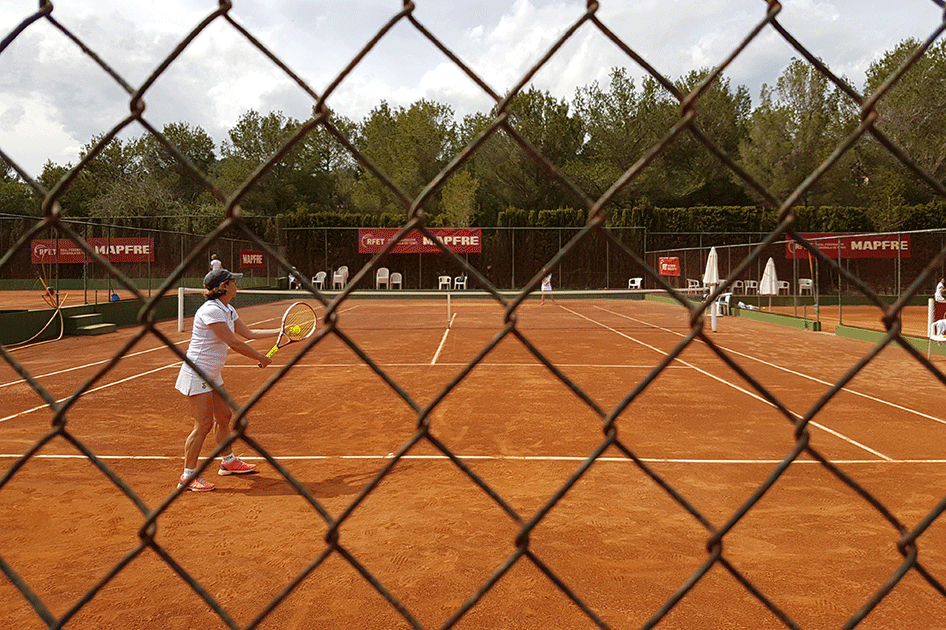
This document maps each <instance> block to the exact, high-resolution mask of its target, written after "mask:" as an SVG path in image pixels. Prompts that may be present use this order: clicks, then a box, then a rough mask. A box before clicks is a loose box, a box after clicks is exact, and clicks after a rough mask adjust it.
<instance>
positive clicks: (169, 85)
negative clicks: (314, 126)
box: [0, 0, 941, 173]
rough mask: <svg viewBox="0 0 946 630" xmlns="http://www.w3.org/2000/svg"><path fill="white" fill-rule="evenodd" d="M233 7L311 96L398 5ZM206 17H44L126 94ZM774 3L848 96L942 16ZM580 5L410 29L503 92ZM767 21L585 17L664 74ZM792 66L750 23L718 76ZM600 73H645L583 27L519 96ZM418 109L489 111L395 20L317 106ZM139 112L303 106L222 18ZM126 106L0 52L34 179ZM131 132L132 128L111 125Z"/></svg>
mask: <svg viewBox="0 0 946 630" xmlns="http://www.w3.org/2000/svg"><path fill="white" fill-rule="evenodd" d="M233 4H234V6H233V8H232V10H231V11H230V14H231V17H232V18H233V20H234V21H236V22H237V23H238V24H240V25H242V26H244V27H245V28H246V29H247V30H248V31H249V32H251V33H252V34H253V35H254V36H255V37H257V38H258V39H259V40H260V41H261V42H262V43H263V44H264V45H265V46H267V47H268V48H269V49H270V50H271V51H272V52H273V53H274V54H275V55H276V56H277V57H278V58H280V59H281V60H282V61H284V62H285V63H286V64H287V65H288V66H289V67H290V68H291V69H292V70H293V71H294V72H296V73H297V74H298V75H299V76H300V77H301V78H302V79H303V80H304V81H305V82H306V83H307V84H308V85H309V86H310V88H311V89H312V90H314V91H316V92H317V93H322V91H324V90H325V89H326V88H327V86H328V85H329V83H330V82H332V81H333V80H334V79H335V77H337V76H338V75H339V73H340V72H342V70H343V69H344V68H345V67H346V66H347V65H348V64H349V63H350V62H351V60H352V59H353V58H354V57H355V55H357V54H358V53H359V52H360V51H361V50H362V47H363V46H365V44H366V43H367V42H368V41H369V40H370V39H371V38H372V37H374V35H375V34H376V33H377V32H378V30H379V29H381V28H382V27H383V26H384V25H385V24H387V23H388V21H389V20H391V19H392V18H393V17H394V16H395V15H396V14H397V13H398V12H399V11H400V10H401V8H402V4H401V2H399V1H397V0H351V1H350V2H346V3H344V4H343V3H338V2H337V1H334V0H267V1H266V2H261V1H259V0H234V3H233ZM36 6H37V3H36V1H35V0H3V1H2V2H0V33H2V34H3V35H6V34H7V33H9V32H10V31H11V30H12V29H13V28H14V27H15V26H16V25H17V24H19V23H20V22H21V21H22V20H23V19H24V18H26V17H27V16H29V15H31V14H32V13H34V12H35V11H36ZM218 6H219V4H218V2H217V0H124V1H123V2H119V1H118V0H57V2H56V4H55V10H54V16H55V17H56V19H57V20H58V21H60V22H61V23H63V24H64V25H65V26H66V27H67V28H69V29H70V30H72V31H74V32H75V33H76V35H77V36H78V37H80V38H81V39H82V41H84V42H85V43H86V44H87V45H88V46H89V47H90V48H91V49H92V50H93V51H95V52H96V53H97V54H98V55H100V56H101V57H102V59H104V60H105V61H106V62H107V63H108V64H109V65H111V66H112V67H113V68H114V69H115V70H116V71H117V72H118V73H119V74H120V75H121V76H122V77H123V79H124V80H125V81H127V82H129V83H130V84H131V85H132V87H133V88H137V87H138V86H140V85H141V83H142V82H143V81H144V80H145V79H146V78H147V77H148V76H149V75H150V74H151V73H152V72H153V71H154V70H155V68H157V67H158V66H159V64H160V63H161V62H162V61H163V60H164V59H165V57H166V56H167V55H169V54H170V52H171V51H172V50H173V49H174V47H175V46H176V45H177V44H178V43H179V42H180V41H181V40H182V39H183V38H184V37H185V36H186V35H187V34H188V33H189V32H190V31H191V30H192V29H193V28H194V27H196V26H197V24H199V23H200V21H201V20H203V19H204V18H206V17H207V16H209V15H210V14H211V13H212V12H214V11H215V10H217V8H218ZM782 6H783V10H782V12H781V14H780V15H779V17H778V19H779V22H780V23H781V24H783V25H784V26H785V28H786V29H788V30H789V31H790V32H791V33H792V34H793V35H794V36H795V37H797V38H798V39H799V40H800V41H801V42H802V43H803V44H804V45H805V46H807V47H809V49H810V50H811V51H812V52H813V53H814V54H816V55H818V56H819V57H821V58H823V59H824V60H825V62H826V63H827V64H828V65H829V67H830V68H832V70H833V71H834V72H836V73H837V74H839V75H845V76H847V77H849V79H850V80H851V82H852V84H853V85H854V86H855V87H856V88H860V87H862V85H863V80H864V74H865V71H866V69H867V67H868V65H869V64H870V62H871V61H873V60H876V59H878V58H879V56H880V55H881V54H882V53H883V52H884V51H885V50H889V49H891V48H892V47H893V46H895V45H896V44H897V43H898V42H900V41H901V40H903V39H905V38H907V37H914V38H917V39H925V38H926V37H927V36H928V35H929V34H930V33H932V32H933V30H934V29H935V28H936V27H937V26H938V24H939V22H940V20H941V15H940V9H938V8H937V7H936V6H935V3H933V2H929V1H928V0H909V2H889V0H783V2H782ZM585 9H586V1H585V0H514V1H512V2H499V1H497V0H424V1H423V2H418V3H417V7H416V9H415V11H414V18H415V19H417V20H418V21H419V22H420V23H421V24H422V25H423V26H424V27H425V28H427V29H428V30H429V31H430V32H431V33H432V34H433V35H434V36H435V37H437V38H438V39H439V40H440V41H442V42H443V44H444V45H445V46H447V47H448V48H449V49H450V50H452V51H453V52H454V53H455V54H456V55H457V56H458V57H459V58H460V59H461V60H462V61H463V62H464V63H465V64H467V65H468V66H469V67H470V68H471V69H472V70H473V71H474V72H476V73H477V74H478V75H479V76H480V77H481V78H482V80H483V81H485V83H486V84H487V85H489V86H490V87H491V88H492V89H493V90H494V91H495V92H496V93H497V94H498V95H499V96H502V95H504V94H505V93H506V92H507V91H508V90H509V89H510V88H511V87H512V86H514V85H515V84H517V83H518V82H519V81H520V80H521V78H522V77H523V76H524V75H525V74H526V72H528V71H529V70H530V68H532V66H533V65H534V64H535V63H536V62H537V61H538V60H539V59H540V58H541V57H542V56H543V55H544V54H545V52H546V51H547V50H548V49H549V47H550V46H551V45H552V44H553V43H554V42H555V41H556V40H557V39H558V38H559V37H560V36H561V34H562V33H563V32H564V31H565V30H566V29H567V28H569V27H570V26H571V25H572V24H574V23H575V22H576V21H577V20H578V19H580V18H581V16H582V15H583V14H584V11H585ZM765 9H766V4H765V3H764V2H761V0H751V1H750V0H703V1H702V2H698V3H694V2H691V1H690V0H643V1H635V2H633V3H630V2H619V1H614V0H608V1H606V2H601V6H600V8H599V10H598V12H597V14H596V17H597V18H598V19H599V20H601V22H602V23H603V24H605V25H606V26H607V27H608V28H609V29H610V30H611V31H613V32H614V33H615V35H617V36H618V37H619V38H621V40H622V41H624V42H625V43H626V45H627V46H629V47H631V48H632V49H633V50H634V51H636V52H637V53H638V54H640V55H641V56H642V57H643V58H644V59H645V60H646V61H647V62H649V63H650V64H652V65H653V66H654V68H655V69H656V70H657V71H659V72H661V73H663V74H664V75H665V76H666V77H667V78H668V79H670V80H676V79H677V78H679V77H680V76H683V75H685V74H687V73H688V72H689V71H691V70H696V69H699V68H703V67H711V66H715V65H716V64H719V63H720V62H722V61H723V60H724V59H725V58H726V57H727V56H728V55H729V54H730V52H731V51H732V50H733V49H734V48H735V47H736V46H737V45H738V44H739V43H740V42H741V41H742V40H743V38H745V36H746V35H747V34H748V33H749V31H750V30H751V29H752V28H753V27H754V26H755V25H756V24H758V23H759V22H760V21H761V20H762V19H763V18H764V16H765ZM792 56H799V55H798V53H797V52H796V51H793V50H792V49H791V48H790V47H789V46H788V44H786V43H785V41H784V39H783V38H782V37H781V36H780V35H778V34H777V33H775V31H774V30H773V29H771V28H766V30H765V31H764V32H763V33H762V34H761V35H760V36H759V37H758V38H757V39H756V40H755V41H753V42H752V43H751V44H750V45H749V47H748V48H747V49H746V50H745V51H744V52H743V53H742V54H741V55H739V57H737V59H736V60H735V61H734V63H733V64H732V66H731V67H730V68H728V69H727V72H726V75H727V76H728V77H729V78H730V80H731V82H732V83H733V84H734V86H738V85H745V86H747V87H748V88H749V89H750V93H751V94H752V96H753V97H754V98H755V97H757V96H758V89H759V86H760V85H761V84H762V83H763V82H767V83H770V84H774V83H775V81H776V80H777V78H778V76H779V75H780V74H781V72H782V70H783V69H784V67H785V65H786V64H787V63H788V61H789V59H790V58H791V57H792ZM614 66H622V67H627V68H628V72H629V73H630V74H631V75H632V76H638V77H639V76H641V75H642V74H643V70H641V69H640V68H639V67H638V66H637V65H636V64H635V63H634V62H633V61H632V60H631V59H630V58H629V57H628V56H627V55H626V54H625V53H624V52H623V51H621V50H620V48H619V47H617V46H616V45H615V44H614V43H612V42H610V41H609V40H608V39H607V38H606V37H605V36H604V35H603V34H602V33H600V32H598V31H597V30H596V29H595V28H594V27H593V26H592V25H590V24H588V23H586V24H585V25H583V26H582V27H581V28H580V29H579V30H578V31H577V32H576V33H575V35H574V36H573V38H572V39H571V40H570V41H569V42H567V43H566V44H565V45H564V46H563V47H562V48H561V50H560V51H558V53H557V54H556V55H555V56H553V58H552V59H551V60H550V61H549V63H548V64H547V66H546V67H543V68H542V69H541V70H539V72H538V73H536V75H535V77H534V78H533V80H532V83H531V84H532V85H534V86H535V87H537V88H538V89H540V90H548V91H549V92H551V93H552V95H553V96H555V97H557V98H564V99H570V98H571V97H572V96H573V95H574V91H575V88H576V87H579V86H583V85H588V84H590V83H593V82H595V81H598V82H599V83H602V84H606V83H607V80H608V75H609V74H610V71H611V68H612V67H614ZM420 98H427V99H431V100H435V101H438V102H441V103H444V104H447V105H449V106H450V107H451V108H452V109H453V110H454V112H455V113H457V114H458V115H460V116H462V115H466V114H469V113H472V112H476V111H487V110H488V109H489V108H490V107H491V106H492V102H491V101H490V99H489V98H488V97H487V95H486V94H485V93H484V92H483V90H482V89H481V88H480V87H479V86H477V85H476V84H475V83H473V81H472V80H471V79H470V78H469V77H467V76H466V75H465V74H464V73H463V72H461V71H460V70H459V69H458V68H456V67H455V66H454V65H453V64H452V63H451V62H450V61H449V60H448V59H447V58H445V57H444V55H443V54H442V53H441V52H440V51H439V50H437V49H436V48H435V47H434V46H433V45H432V44H431V43H430V42H427V41H426V40H425V39H424V37H423V36H422V35H421V34H419V33H418V32H417V31H416V30H415V29H413V28H412V27H411V25H410V24H408V23H406V22H403V21H402V22H401V23H399V24H397V25H396V26H395V27H394V28H392V29H391V31H390V32H388V33H387V35H386V36H385V37H384V38H383V39H382V40H381V42H379V43H378V45H377V46H376V48H375V49H374V50H372V51H371V52H370V53H369V54H368V55H367V56H366V57H365V58H364V59H363V60H362V62H361V63H359V64H358V66H357V67H356V68H354V70H353V71H352V72H351V74H350V75H349V76H348V77H347V79H346V80H345V81H344V82H343V83H342V84H341V85H339V86H338V88H337V90H336V91H335V92H334V93H333V94H332V95H331V97H330V99H329V106H330V107H331V108H332V109H333V110H334V111H335V112H336V113H338V114H340V115H344V116H347V117H349V118H351V119H353V120H356V121H357V120H360V119H362V118H363V117H364V116H366V115H367V114H368V113H369V112H370V111H371V110H372V109H373V108H374V107H376V106H377V105H378V104H379V103H380V102H381V101H382V100H386V101H387V102H388V103H389V104H391V105H392V106H394V107H407V106H409V105H410V104H411V103H413V102H414V101H416V100H418V99H420ZM145 101H146V104H147V110H146V113H145V115H146V117H147V119H148V121H149V122H151V123H152V124H154V125H155V126H157V127H158V128H160V127H161V126H163V125H164V124H166V123H170V122H179V121H184V122H188V123H190V124H192V125H195V126H200V127H203V128H204V129H205V130H207V132H208V133H210V134H211V136H212V137H214V138H215V139H216V140H217V141H218V143H219V142H220V141H222V140H223V139H224V138H225V137H226V132H227V130H228V129H229V128H230V127H231V126H232V125H233V124H234V123H235V122H236V121H237V120H238V119H239V117H240V116H241V115H242V114H243V113H244V112H245V111H246V110H247V109H249V108H255V109H258V110H260V111H263V112H268V111H272V110H279V111H281V112H283V113H284V114H285V115H287V116H290V117H293V118H296V119H304V118H305V117H307V116H308V115H309V114H310V112H311V107H312V99H311V98H310V97H309V96H308V95H307V94H306V93H305V92H304V91H303V90H302V89H301V88H299V86H297V85H296V84H295V83H294V82H293V81H291V80H290V79H289V78H288V77H286V76H285V74H284V73H282V72H281V71H280V70H278V69H277V68H275V67H274V66H273V64H272V63H271V62H270V61H269V60H268V59H267V58H266V57H265V56H263V55H262V54H261V53H260V52H259V51H258V50H256V49H255V48H254V47H253V46H252V45H251V44H250V43H248V42H247V41H246V40H245V39H244V38H243V37H242V36H241V35H240V34H239V33H237V32H236V31H235V30H234V29H233V28H232V26H231V25H230V24H227V23H226V22H225V21H223V20H217V21H216V22H214V23H213V24H211V25H210V26H209V27H208V28H207V29H206V30H205V32H203V33H201V34H200V35H199V36H198V37H197V39H196V40H195V41H194V42H193V43H192V44H191V45H190V46H189V47H188V49H187V50H186V51H185V52H184V53H183V54H182V55H181V56H180V58H179V59H177V60H176V61H175V62H174V63H173V64H172V65H171V66H170V68H168V70H167V72H166V73H165V74H164V75H163V76H161V77H160V78H159V79H158V80H157V82H156V83H155V84H154V86H152V88H151V90H149V92H148V93H147V94H146V95H145ZM128 102H129V96H128V94H127V93H125V91H124V90H123V89H122V88H121V87H120V86H119V85H118V84H116V82H115V81H114V80H113V79H112V78H111V77H109V76H108V75H107V74H105V73H104V72H103V71H102V70H101V69H100V68H98V67H97V66H96V65H95V64H94V63H93V62H92V61H91V60H90V59H89V58H88V57H87V56H86V55H84V54H82V53H81V51H79V50H78V49H77V48H76V46H75V44H74V43H72V42H71V41H69V40H68V39H66V38H65V37H63V36H62V35H61V34H60V33H58V32H57V31H56V30H55V29H54V28H53V27H52V26H51V25H50V24H48V23H47V22H45V21H44V20H40V21H39V22H37V23H35V24H32V25H31V26H30V27H28V28H27V30H26V32H24V33H23V34H22V35H21V36H20V37H18V38H17V40H16V41H14V42H13V43H12V44H11V45H10V46H9V47H8V48H7V49H5V50H4V51H3V52H2V53H0V103H2V107H3V112H0V125H2V126H3V129H2V130H0V132H2V133H0V148H2V149H3V150H4V151H5V152H7V153H9V154H11V155H12V156H13V157H14V159H17V160H19V161H22V163H23V165H24V166H25V167H26V168H27V169H28V170H30V171H31V172H33V173H38V172H39V169H40V168H41V167H42V164H43V163H44V162H45V161H46V158H48V159H51V160H53V161H54V162H57V163H63V164H64V163H66V162H73V163H74V162H75V161H76V160H77V159H78V154H77V153H78V147H81V146H83V145H85V144H87V143H88V142H89V141H90V140H91V139H92V137H93V136H94V135H96V134H101V133H104V132H106V131H108V130H109V129H111V128H112V127H113V126H114V125H116V124H117V123H118V122H119V121H121V120H122V119H123V118H125V117H127V116H128V114H129V108H128ZM17 107H20V108H22V111H23V113H22V114H17V111H18V110H17V109H16V108H17ZM24 121H29V124H27V123H26V122H24ZM141 133H142V130H141V129H140V128H137V127H136V128H134V129H129V130H128V131H127V134H130V135H140V134H141Z"/></svg>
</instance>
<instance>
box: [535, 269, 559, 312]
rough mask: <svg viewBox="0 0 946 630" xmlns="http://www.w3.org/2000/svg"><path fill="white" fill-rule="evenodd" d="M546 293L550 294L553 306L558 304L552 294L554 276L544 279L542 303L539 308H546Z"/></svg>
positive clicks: (550, 275)
mask: <svg viewBox="0 0 946 630" xmlns="http://www.w3.org/2000/svg"><path fill="white" fill-rule="evenodd" d="M546 293H548V294H549V297H550V298H552V304H557V302H556V301H555V295H554V294H553V293H552V274H549V275H547V276H545V277H544V278H542V301H541V302H540V303H539V306H545V294H546Z"/></svg>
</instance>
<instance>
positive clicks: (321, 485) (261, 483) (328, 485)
mask: <svg viewBox="0 0 946 630" xmlns="http://www.w3.org/2000/svg"><path fill="white" fill-rule="evenodd" d="M373 478H374V473H371V474H369V473H359V474H350V473H349V474H344V475H337V476H335V477H331V478H329V479H321V480H319V481H315V482H312V481H306V480H303V479H299V481H301V482H302V485H303V486H304V487H305V488H306V490H308V491H309V492H310V493H311V494H312V496H314V497H315V498H316V499H330V498H333V497H343V496H353V495H356V494H358V493H359V492H361V491H362V489H363V488H364V487H365V484H367V483H368V482H369V481H371V479H373ZM297 479H298V478H297ZM248 480H249V481H252V483H251V484H249V487H247V488H227V490H229V491H231V492H242V493H244V494H247V495H250V496H291V495H293V494H299V492H298V491H297V490H296V488H295V486H293V485H292V484H291V483H289V482H288V481H287V480H286V479H284V478H283V477H281V476H280V475H279V473H277V472H276V471H271V472H269V473H267V474H266V475H265V476H261V475H254V476H253V477H252V478H248ZM217 489H218V490H222V489H223V488H221V487H220V486H217Z"/></svg>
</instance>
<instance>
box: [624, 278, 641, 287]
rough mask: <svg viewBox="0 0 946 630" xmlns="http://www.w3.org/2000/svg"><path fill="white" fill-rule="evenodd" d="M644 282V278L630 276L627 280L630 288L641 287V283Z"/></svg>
mask: <svg viewBox="0 0 946 630" xmlns="http://www.w3.org/2000/svg"><path fill="white" fill-rule="evenodd" d="M643 282H644V279H643V278H629V279H628V281H627V288H628V289H640V288H641V283H643Z"/></svg>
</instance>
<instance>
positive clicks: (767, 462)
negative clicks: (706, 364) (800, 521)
mask: <svg viewBox="0 0 946 630" xmlns="http://www.w3.org/2000/svg"><path fill="white" fill-rule="evenodd" d="M21 457H23V454H22V453H0V459H19V458H21ZM96 457H98V458H99V459H103V460H158V461H167V460H172V461H177V460H180V459H181V456H180V455H96ZM275 457H276V459H277V460H279V461H281V462H282V461H328V460H337V459H340V460H345V459H353V460H377V459H393V458H394V454H393V453H388V454H387V455H278V456H275ZM457 457H458V458H459V459H462V460H479V461H527V462H583V461H585V460H586V459H588V458H587V457H586V456H583V455H574V456H567V455H556V456H552V455H457ZM33 458H35V459H62V460H67V459H70V460H71V459H77V460H87V459H88V458H87V457H86V456H85V455H83V454H81V453H77V454H68V455H49V454H46V455H44V454H41V453H38V454H36V455H33ZM240 459H245V460H247V461H253V460H257V461H263V460H264V459H265V458H264V457H260V456H258V455H241V456H240ZM401 459H413V460H435V461H445V460H448V459H449V458H448V457H447V456H446V455H404V456H402V457H401ZM640 460H641V461H642V462H646V463H648V464H723V465H729V464H746V465H763V466H773V465H777V464H780V463H782V461H783V460H781V459H695V458H679V457H675V458H674V457H641V458H640ZM595 461H599V462H609V463H627V464H633V462H632V461H631V460H630V459H628V458H627V457H599V458H597V459H596V460H595ZM831 461H832V462H833V463H835V464H841V465H850V464H862V465H863V464H867V465H876V464H880V463H885V464H934V465H942V464H946V459H892V460H888V461H886V462H878V461H877V460H876V459H833V460H831ZM804 464H814V465H818V466H820V465H821V462H819V461H817V460H814V459H797V460H795V461H793V462H792V465H793V466H798V465H804Z"/></svg>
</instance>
